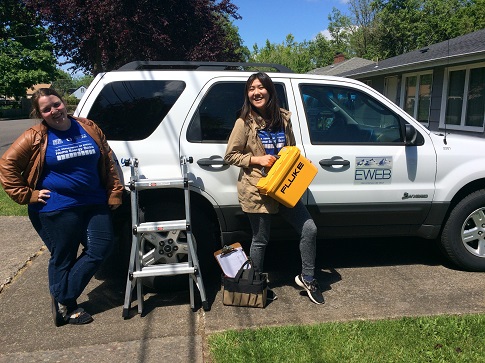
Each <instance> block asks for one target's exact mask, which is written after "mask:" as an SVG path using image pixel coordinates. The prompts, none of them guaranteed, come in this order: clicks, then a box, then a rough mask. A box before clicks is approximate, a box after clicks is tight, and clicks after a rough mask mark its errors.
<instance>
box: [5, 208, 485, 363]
mask: <svg viewBox="0 0 485 363" xmlns="http://www.w3.org/2000/svg"><path fill="white" fill-rule="evenodd" d="M0 232H1V233H2V237H3V238H2V242H0V255H1V256H3V257H4V258H3V260H4V261H8V264H5V263H2V268H1V270H0V272H1V276H0V277H1V281H4V280H5V279H8V278H9V277H12V276H14V275H15V274H16V273H17V271H16V270H17V269H18V268H21V267H22V266H24V265H25V262H26V261H28V260H29V258H31V256H35V257H34V258H33V260H32V261H31V262H29V263H27V265H26V266H24V267H23V268H22V269H21V271H20V273H17V276H16V277H15V278H14V279H13V281H12V282H10V283H8V284H7V285H6V287H4V289H3V291H2V292H1V293H0V363H3V362H5V363H6V362H9V363H10V362H22V363H23V362H39V361H42V362H72V361H76V362H96V363H103V362H112V361H121V362H128V361H135V362H147V363H149V362H208V361H209V360H208V356H207V351H208V350H207V347H206V339H207V336H208V335H210V334H212V333H214V332H218V331H222V330H227V329H244V328H254V327H261V326H279V325H289V324H314V323H319V322H328V321H348V320H356V319H358V320H361V319H381V318H397V317H401V316H417V315H434V314H445V313H446V314H448V313H449V314H462V313H478V312H482V313H483V312H485V279H484V278H483V274H482V273H468V272H463V271H457V270H454V269H451V268H449V267H444V266H442V264H441V263H442V262H443V261H441V260H440V257H439V256H437V255H436V250H435V249H434V248H433V247H432V246H431V244H430V243H429V242H427V243H423V241H414V240H411V241H406V242H407V245H405V244H403V243H395V244H394V245H392V246H391V244H390V243H389V242H387V243H384V242H385V241H383V242H382V243H381V242H375V243H368V241H329V242H320V243H319V247H318V248H319V256H322V257H319V260H318V261H317V263H318V266H320V267H323V270H321V271H320V272H319V274H318V277H319V280H320V283H321V285H322V287H323V288H324V290H325V293H324V295H325V298H326V304H325V305H323V306H316V305H313V304H311V303H310V302H309V300H308V298H307V297H306V296H303V295H302V293H299V290H297V289H296V287H295V284H294V283H293V282H292V281H293V278H294V275H296V273H298V267H299V266H298V265H299V261H298V259H296V258H295V257H294V256H295V253H296V254H297V253H298V250H297V247H295V246H290V245H289V244H288V245H287V246H286V248H273V249H270V250H269V251H268V253H269V255H268V256H272V258H271V259H269V261H268V263H267V268H268V270H269V271H270V278H271V284H272V287H273V289H274V290H275V292H276V293H277V294H278V296H279V299H278V300H276V301H274V302H272V303H271V304H269V305H268V306H267V307H266V308H265V309H248V308H235V307H226V306H223V305H222V297H221V292H220V291H219V287H218V285H217V283H215V282H214V281H206V280H205V281H204V282H205V284H206V293H207V295H208V297H209V300H210V303H211V310H210V311H208V312H205V311H203V310H202V309H199V310H198V311H196V312H192V310H191V309H190V306H189V296H188V287H187V280H186V278H187V277H186V276H178V277H175V278H173V279H170V278H168V279H167V283H166V284H165V286H163V287H161V290H160V291H161V292H160V293H158V294H147V295H146V297H145V316H143V317H140V316H139V315H137V314H136V309H133V314H132V315H133V316H132V317H130V318H129V319H127V320H124V319H123V318H122V316H121V314H122V305H123V299H124V289H125V278H126V277H125V276H126V271H119V269H117V268H116V266H115V264H113V261H111V263H108V264H107V265H106V266H105V268H104V269H103V270H102V271H101V272H100V273H99V274H98V275H97V276H96V277H95V278H94V279H93V280H92V281H91V283H90V284H89V285H88V287H87V289H86V292H85V294H83V295H82V296H81V298H80V300H79V302H80V305H81V306H82V307H84V308H85V309H86V310H87V311H89V312H90V313H91V314H93V316H94V319H95V321H94V322H93V323H91V324H89V325H85V326H63V327H60V328H56V327H55V326H54V324H53V322H52V316H51V313H50V297H49V293H48V287H47V262H48V258H49V252H48V251H46V250H41V246H42V243H41V242H40V240H39V238H38V237H37V236H36V235H35V232H33V230H32V227H31V226H30V223H29V221H28V219H27V218H24V217H0ZM400 242H402V240H400ZM323 252H325V253H323ZM181 277H183V281H182V282H181V281H180V279H179V278H181Z"/></svg>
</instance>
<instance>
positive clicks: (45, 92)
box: [30, 88, 65, 118]
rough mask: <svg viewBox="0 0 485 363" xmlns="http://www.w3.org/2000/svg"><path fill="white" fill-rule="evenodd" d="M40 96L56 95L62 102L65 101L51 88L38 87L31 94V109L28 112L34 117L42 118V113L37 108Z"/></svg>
mask: <svg viewBox="0 0 485 363" xmlns="http://www.w3.org/2000/svg"><path fill="white" fill-rule="evenodd" d="M42 96H56V97H57V98H59V99H60V100H61V102H62V103H65V102H64V100H63V99H62V97H61V96H60V95H59V93H57V92H56V90H55V89H53V88H39V89H38V90H37V91H35V92H34V93H33V94H32V111H31V112H30V116H31V117H34V118H42V114H41V113H40V110H39V98H41V97H42Z"/></svg>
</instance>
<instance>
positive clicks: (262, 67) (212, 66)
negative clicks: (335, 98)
mask: <svg viewBox="0 0 485 363" xmlns="http://www.w3.org/2000/svg"><path fill="white" fill-rule="evenodd" d="M163 69H171V70H197V71H245V70H248V71H268V72H271V71H273V72H274V71H276V72H282V73H294V72H293V71H292V70H291V69H290V68H287V67H285V66H282V65H280V64H274V63H244V62H188V61H187V62H186V61H134V62H130V63H127V64H125V65H123V66H121V67H120V68H118V70H119V71H141V70H163Z"/></svg>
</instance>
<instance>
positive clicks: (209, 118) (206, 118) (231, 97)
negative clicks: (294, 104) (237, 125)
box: [187, 82, 288, 143]
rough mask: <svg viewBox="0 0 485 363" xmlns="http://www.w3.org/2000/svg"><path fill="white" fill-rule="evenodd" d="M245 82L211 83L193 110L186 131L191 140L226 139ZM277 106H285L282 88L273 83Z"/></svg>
mask: <svg viewBox="0 0 485 363" xmlns="http://www.w3.org/2000/svg"><path fill="white" fill-rule="evenodd" d="M245 85H246V82H221V83H216V84H215V85H213V86H212V87H211V88H210V89H209V91H208V92H207V94H206V95H205V97H204V99H203V100H202V102H201V103H200V105H199V107H198V108H197V111H196V112H195V114H194V116H193V117H192V120H191V122H190V125H189V127H188V130H187V140H188V141H190V142H207V143H214V142H227V140H228V138H229V134H230V133H231V131H232V128H233V126H234V122H235V121H236V119H237V117H238V116H239V111H240V110H241V107H242V105H243V103H244V87H245ZM275 87H276V92H277V93H278V99H279V100H280V105H281V107H283V108H286V109H288V101H287V98H286V93H285V88H284V85H283V84H280V83H276V84H275Z"/></svg>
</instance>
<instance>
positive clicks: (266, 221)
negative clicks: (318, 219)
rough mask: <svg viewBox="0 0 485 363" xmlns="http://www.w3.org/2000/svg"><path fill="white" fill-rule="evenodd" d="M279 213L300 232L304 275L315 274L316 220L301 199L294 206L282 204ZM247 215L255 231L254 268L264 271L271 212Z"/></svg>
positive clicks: (253, 246)
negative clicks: (288, 206)
mask: <svg viewBox="0 0 485 363" xmlns="http://www.w3.org/2000/svg"><path fill="white" fill-rule="evenodd" d="M279 214H280V215H281V216H282V217H283V218H284V219H285V220H286V221H287V222H288V223H289V224H290V225H291V226H292V227H293V228H294V229H295V230H296V231H297V232H298V233H299V234H300V254H301V263H302V267H301V271H302V273H303V274H304V275H308V276H313V275H314V271H315V256H316V244H317V226H316V225H315V222H314V221H313V219H312V217H311V216H310V213H308V210H307V209H306V207H305V205H304V204H303V202H302V201H301V200H300V201H298V203H297V204H296V205H295V207H293V208H287V207H285V206H284V205H282V204H280V206H279ZM247 216H248V217H249V222H250V223H251V228H252V231H253V238H252V241H251V249H250V257H251V259H252V260H253V264H254V268H255V269H256V270H257V271H261V272H262V271H263V262H264V253H265V251H266V246H267V245H268V243H269V238H270V228H271V214H267V213H247Z"/></svg>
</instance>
